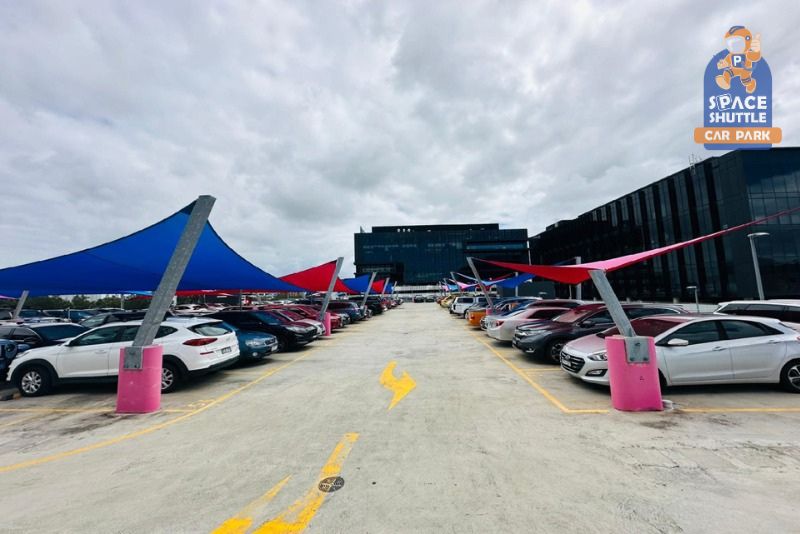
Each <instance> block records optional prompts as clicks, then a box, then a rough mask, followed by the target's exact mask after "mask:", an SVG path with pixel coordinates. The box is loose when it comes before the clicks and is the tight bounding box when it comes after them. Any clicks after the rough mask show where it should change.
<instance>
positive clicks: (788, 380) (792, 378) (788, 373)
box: [781, 360, 800, 393]
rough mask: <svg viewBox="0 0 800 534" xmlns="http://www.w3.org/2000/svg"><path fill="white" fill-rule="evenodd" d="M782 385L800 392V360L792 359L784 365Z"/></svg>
mask: <svg viewBox="0 0 800 534" xmlns="http://www.w3.org/2000/svg"><path fill="white" fill-rule="evenodd" d="M781 385H782V386H783V388H784V389H785V390H786V391H790V392H792V393H800V360H792V361H790V362H789V363H787V364H786V365H784V366H783V369H781Z"/></svg>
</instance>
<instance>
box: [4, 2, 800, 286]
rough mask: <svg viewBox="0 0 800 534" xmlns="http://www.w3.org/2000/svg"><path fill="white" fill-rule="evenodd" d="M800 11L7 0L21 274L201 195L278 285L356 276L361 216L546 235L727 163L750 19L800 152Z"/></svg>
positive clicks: (655, 5)
mask: <svg viewBox="0 0 800 534" xmlns="http://www.w3.org/2000/svg"><path fill="white" fill-rule="evenodd" d="M797 22H798V8H797V2H796V0H791V1H789V0H787V1H783V2H765V1H759V2H752V1H750V2H735V1H725V2H695V1H683V2H672V1H668V0H665V1H660V2H654V1H653V2H643V1H640V0H631V1H628V2H622V1H619V2H618V1H614V2H610V1H608V2H562V1H555V2H533V1H531V2H511V1H503V2H478V1H471V0H470V1H466V2H465V1H463V0H459V1H454V2H446V1H442V0H436V1H435V2H431V1H422V2H381V1H374V2H362V1H345V2H336V3H334V2H323V1H318V0H314V1H308V2H300V1H294V0H292V1H287V2H250V1H238V2H227V3H223V2H206V1H204V2H196V1H186V2H182V1H176V0H170V1H168V2H163V1H137V2H122V1H119V2H100V1H90V0H87V1H72V2H70V1H62V0H53V1H51V2H35V1H31V0H19V1H9V0H0V50H2V53H1V54H0V183H2V186H3V187H2V194H3V197H2V198H3V208H2V215H0V232H1V233H2V236H3V238H2V244H3V247H2V255H0V256H1V258H2V259H0V264H2V266H8V265H16V264H20V263H24V262H28V261H33V260H37V259H43V258H47V257H51V256H53V255H56V254H61V253H66V252H70V251H73V250H77V249H79V248H84V247H87V246H91V245H95V244H99V243H101V242H105V241H108V240H111V239H114V238H117V237H120V236H122V235H124V234H127V233H131V232H133V231H135V230H137V229H139V228H141V227H143V226H146V225H148V224H150V223H152V222H155V221H157V220H159V219H161V218H163V217H165V216H167V215H169V214H171V213H173V212H174V211H176V210H178V209H180V208H181V207H182V206H184V205H186V204H188V203H189V202H191V201H192V200H194V198H196V197H197V195H200V194H212V195H214V196H216V197H217V203H216V206H215V207H214V211H213V212H212V215H211V221H212V223H213V224H214V226H215V227H216V228H217V230H218V231H219V232H220V234H221V235H222V236H223V238H224V239H226V241H227V242H228V243H229V244H230V245H232V246H233V247H234V248H235V249H236V250H237V251H239V252H240V253H241V254H243V255H244V256H245V257H247V258H248V259H250V260H252V261H253V262H254V263H256V264H257V265H259V266H261V267H262V268H264V269H266V270H268V271H270V272H272V273H273V274H276V275H283V274H287V273H289V272H293V271H295V270H298V269H301V268H305V267H308V266H311V265H315V264H318V263H322V262H324V261H328V260H330V259H333V258H335V257H336V256H339V255H343V256H345V258H346V262H345V266H344V273H345V275H347V276H349V275H351V274H352V271H353V264H352V261H353V259H352V256H353V233H354V232H357V231H358V229H359V226H363V227H364V228H366V229H369V227H371V226H373V225H375V226H377V225H395V224H435V223H468V222H499V223H500V224H501V225H503V226H504V227H523V228H528V230H529V234H530V235H534V234H536V233H538V232H539V231H541V230H542V229H544V227H545V226H547V225H548V224H551V223H552V222H554V221H556V220H558V219H564V218H571V217H574V216H576V215H578V214H580V213H582V212H584V211H586V210H588V209H591V208H593V207H595V206H597V205H599V204H600V203H603V202H606V201H608V200H611V199H613V198H615V197H618V196H620V195H622V194H625V193H627V192H629V191H631V190H632V189H634V188H637V187H640V186H642V185H644V184H647V183H649V182H652V181H654V180H656V179H659V178H662V177H664V176H666V175H668V174H670V173H672V172H675V171H677V170H679V169H681V168H683V167H685V166H686V165H687V164H688V160H689V155H690V154H692V153H694V154H697V155H699V156H702V157H708V156H710V155H714V153H712V152H708V151H705V150H704V149H703V148H702V146H699V145H694V143H693V140H692V130H693V128H694V127H696V126H702V114H701V113H702V111H701V106H702V79H703V70H704V68H705V65H706V63H707V62H708V60H709V59H710V57H711V56H712V55H713V54H714V53H716V52H718V51H719V50H721V49H722V48H723V45H722V37H723V35H724V33H725V31H726V30H727V29H728V27H730V26H731V25H734V24H742V25H746V26H747V27H749V28H750V29H752V30H753V32H754V33H761V35H762V49H763V53H764V57H765V58H766V59H767V61H769V64H770V67H771V69H772V72H773V78H774V82H773V83H774V95H773V96H774V99H775V111H774V121H775V125H776V126H780V127H781V128H783V136H784V142H783V145H784V146H790V145H796V144H797V143H798V138H800V133H798V125H797V121H796V118H797V114H798V112H799V111H800V59H798V52H800V49H799V48H798V47H799V46H800V45H798V39H797V31H798V30H797Z"/></svg>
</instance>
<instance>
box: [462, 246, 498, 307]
mask: <svg viewBox="0 0 800 534" xmlns="http://www.w3.org/2000/svg"><path fill="white" fill-rule="evenodd" d="M467 264H469V268H470V269H472V274H474V275H475V280H476V281H477V282H478V285H479V286H480V288H481V291H483V296H484V297H486V302H487V303H488V304H489V308H491V307H492V306H494V303H493V302H492V297H490V296H489V292H488V291H486V286H485V285H483V280H481V277H480V275H479V274H478V269H476V268H475V263H473V261H472V258H471V257H470V258H467Z"/></svg>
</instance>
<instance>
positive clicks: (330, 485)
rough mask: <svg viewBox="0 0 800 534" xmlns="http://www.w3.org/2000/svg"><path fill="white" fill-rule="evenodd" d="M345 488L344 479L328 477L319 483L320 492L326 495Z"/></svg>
mask: <svg viewBox="0 0 800 534" xmlns="http://www.w3.org/2000/svg"><path fill="white" fill-rule="evenodd" d="M342 486H344V479H343V478H342V477H328V478H323V479H322V480H320V481H319V486H318V487H319V490H320V491H324V492H325V493H332V492H334V491H336V490H338V489H341V488H342Z"/></svg>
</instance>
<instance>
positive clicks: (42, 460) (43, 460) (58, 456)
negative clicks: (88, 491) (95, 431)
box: [0, 348, 314, 473]
mask: <svg viewBox="0 0 800 534" xmlns="http://www.w3.org/2000/svg"><path fill="white" fill-rule="evenodd" d="M313 353H314V348H312V349H309V350H306V351H305V352H303V353H302V354H300V355H299V356H298V357H296V358H294V359H293V360H289V361H288V362H286V363H284V364H283V365H281V366H279V367H275V368H274V369H270V370H269V371H267V372H265V373H263V374H262V375H261V376H259V377H258V378H255V379H254V380H251V381H249V382H247V383H246V384H243V385H241V386H239V387H238V388H236V389H233V390H231V391H229V392H227V393H225V394H223V395H220V396H219V397H216V398H215V399H213V400H212V401H211V402H209V403H207V404H204V405H203V406H201V407H199V408H197V409H194V410H190V411H188V412H180V413H181V415H179V416H178V417H174V418H172V419H168V420H167V421H163V422H161V423H157V424H154V425H151V426H148V427H145V428H142V429H140V430H136V431H133V432H129V433H127V434H122V435H120V436H117V437H114V438H110V439H105V440H102V441H98V442H96V443H93V444H91V445H87V446H84V447H80V448H77V449H71V450H67V451H63V452H58V453H55V454H49V455H46V456H41V457H39V458H34V459H31V460H26V461H23V462H18V463H15V464H9V465H4V466H0V473H7V472H9V471H16V470H19V469H25V468H28V467H34V466H37V465H42V464H47V463H50V462H55V461H58V460H63V459H65V458H70V457H72V456H76V455H79V454H84V453H87V452H90V451H95V450H98V449H102V448H105V447H109V446H111V445H116V444H117V443H122V442H124V441H129V440H132V439H136V438H139V437H142V436H146V435H148V434H152V433H153V432H157V431H159V430H162V429H164V428H167V427H170V426H172V425H174V424H176V423H180V422H182V421H186V420H187V419H190V418H192V417H194V416H196V415H198V414H201V413H203V412H205V411H206V410H209V409H211V408H212V407H214V406H216V405H218V404H221V403H223V402H225V401H227V400H229V399H231V398H232V397H235V396H236V395H238V394H240V393H241V392H243V391H245V390H247V389H250V388H251V387H253V386H255V385H256V384H259V383H260V382H262V381H264V380H266V379H267V378H269V377H270V376H272V375H274V374H276V373H278V372H280V371H282V370H284V369H286V368H287V367H290V366H291V365H293V364H295V363H297V362H299V361H300V360H303V359H304V358H307V357H308V356H310V355H311V354H313ZM164 411H165V412H166V411H167V410H164ZM156 413H158V412H156Z"/></svg>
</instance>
